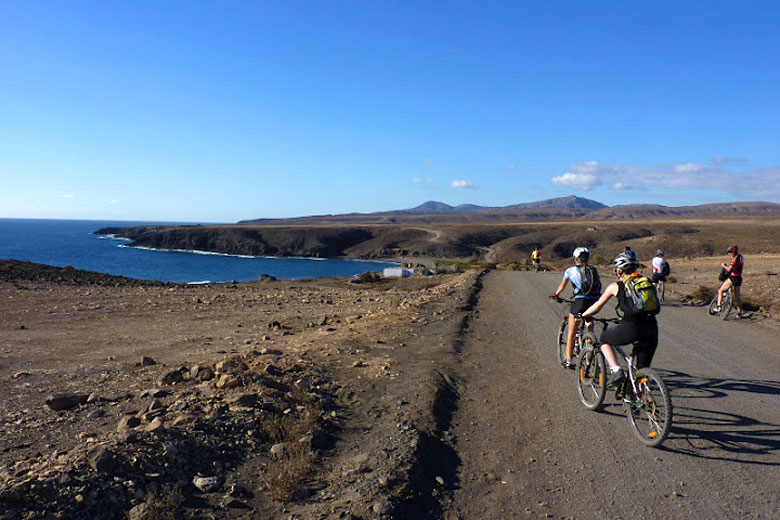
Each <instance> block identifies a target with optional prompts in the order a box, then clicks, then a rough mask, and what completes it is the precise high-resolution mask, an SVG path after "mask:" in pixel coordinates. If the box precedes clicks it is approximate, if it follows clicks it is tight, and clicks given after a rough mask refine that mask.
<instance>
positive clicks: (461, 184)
mask: <svg viewBox="0 0 780 520" xmlns="http://www.w3.org/2000/svg"><path fill="white" fill-rule="evenodd" d="M779 22H780V4H777V3H776V2H770V1H764V2H761V1H755V2H736V1H719V2H705V1H695V2H693V1H674V2H663V1H654V2H647V1H614V2H598V1H594V2H583V1H572V2H566V1H557V2H521V1H508V2H461V1H423V2H420V1H403V0H401V1H350V2H348V1H338V0H336V1H327V2H325V1H295V0H290V1H285V2H273V1H252V2H219V3H218V2H194V1H181V2H176V1H165V2H145V1H133V2H98V1H95V2H78V1H68V2H65V1H53V2H42V1H25V2H17V1H6V0H0V49H2V52H0V71H2V72H1V73H0V182H1V183H2V190H0V217H21V218H25V217H27V218H85V219H124V220H168V221H198V222H233V221H237V220H241V219H251V218H260V217H289V216H299V215H312V214H327V213H346V212H353V211H357V212H370V211H383V210H391V209H401V208H409V207H413V206H416V205H418V204H420V203H422V202H424V201H427V200H438V201H442V202H446V203H448V204H453V205H456V204H462V203H473V204H481V205H487V206H503V205H509V204H516V203H520V202H529V201H535V200H541V199H547V198H552V197H558V196H566V195H570V194H577V195H580V196H583V197H587V198H591V199H594V200H598V201H600V202H603V203H605V204H609V205H615V204H631V203H660V204H665V205H669V206H680V205H692V204H702V203H709V202H728V201H747V200H767V201H773V202H780V117H778V114H779V113H780V110H779V109H780V67H778V66H777V62H778V56H780V32H778V31H777V26H778V23H779Z"/></svg>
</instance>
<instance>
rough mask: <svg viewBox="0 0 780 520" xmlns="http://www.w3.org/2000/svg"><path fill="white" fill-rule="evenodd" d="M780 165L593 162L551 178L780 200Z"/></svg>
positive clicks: (560, 182)
mask: <svg viewBox="0 0 780 520" xmlns="http://www.w3.org/2000/svg"><path fill="white" fill-rule="evenodd" d="M778 178H780V166H772V167H767V168H749V167H748V166H747V159H740V158H726V157H720V156H718V157H715V158H713V160H712V162H711V163H704V164H702V163H695V162H680V163H677V162H669V163H659V164H648V165H614V164H610V165H605V164H601V163H598V162H596V161H589V162H584V163H579V164H573V165H571V166H569V168H568V171H567V172H566V173H564V174H563V175H558V176H554V177H552V178H551V179H550V181H551V182H552V184H553V185H555V186H566V187H571V188H575V189H581V190H589V189H592V188H595V187H596V186H599V185H608V186H610V188H611V189H613V190H645V189H650V188H659V189H667V190H675V191H680V190H688V191H705V190H706V191H708V192H722V193H724V194H728V196H729V197H731V198H734V199H736V200H763V201H773V202H780V182H778Z"/></svg>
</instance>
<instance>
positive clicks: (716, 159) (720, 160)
mask: <svg viewBox="0 0 780 520" xmlns="http://www.w3.org/2000/svg"><path fill="white" fill-rule="evenodd" d="M712 162H714V163H715V164H724V163H736V164H745V163H747V162H748V160H747V158H746V157H723V156H722V155H716V156H715V157H713V158H712Z"/></svg>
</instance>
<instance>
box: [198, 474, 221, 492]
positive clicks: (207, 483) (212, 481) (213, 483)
mask: <svg viewBox="0 0 780 520" xmlns="http://www.w3.org/2000/svg"><path fill="white" fill-rule="evenodd" d="M192 484H193V485H194V486H195V487H196V488H198V489H199V490H200V491H201V492H202V493H211V492H212V491H215V490H217V489H219V488H220V487H221V486H222V478H220V477H200V476H196V477H195V478H193V479H192Z"/></svg>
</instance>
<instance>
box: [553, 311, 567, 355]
mask: <svg viewBox="0 0 780 520" xmlns="http://www.w3.org/2000/svg"><path fill="white" fill-rule="evenodd" d="M568 339H569V317H568V316H565V317H564V318H563V321H561V326H560V327H558V345H557V346H556V348H555V350H556V354H555V355H556V356H558V364H559V365H561V366H563V362H564V361H566V341H568Z"/></svg>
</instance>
